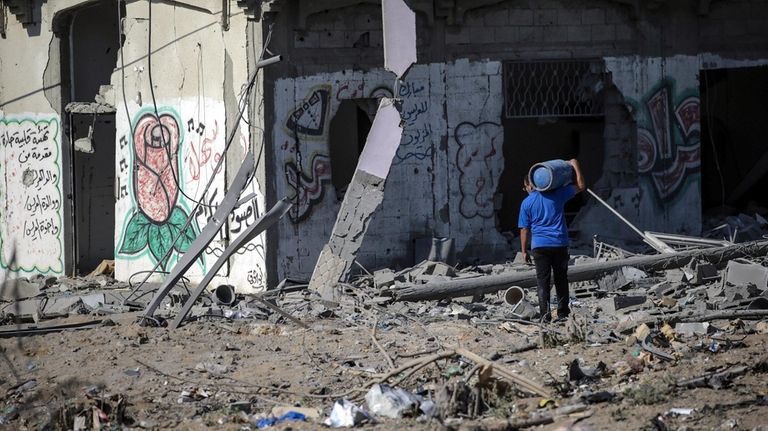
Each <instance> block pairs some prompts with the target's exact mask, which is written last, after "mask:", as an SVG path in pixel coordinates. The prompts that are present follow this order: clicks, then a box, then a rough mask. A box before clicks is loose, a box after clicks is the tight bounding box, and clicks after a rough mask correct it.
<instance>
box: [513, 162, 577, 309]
mask: <svg viewBox="0 0 768 431" xmlns="http://www.w3.org/2000/svg"><path fill="white" fill-rule="evenodd" d="M574 175H575V177H576V183H575V184H572V181H573V176H574ZM523 188H524V190H525V191H526V192H528V196H527V197H526V198H525V199H524V200H523V203H522V204H521V205H520V218H519V219H518V223H517V225H518V227H519V228H520V249H521V251H522V254H523V257H524V258H525V261H526V262H530V261H531V255H532V256H533V262H534V264H535V266H536V281H537V284H538V295H539V312H540V315H541V321H542V322H549V321H551V319H552V316H551V314H550V310H549V298H550V291H551V287H550V286H551V284H550V281H551V280H552V278H554V281H555V292H557V320H558V321H561V320H564V319H566V318H567V317H568V314H570V309H569V307H568V301H569V298H570V293H569V291H568V260H569V258H570V257H569V255H568V228H567V227H566V225H565V203H566V202H567V201H568V200H569V199H571V198H572V197H574V196H575V195H576V193H580V192H582V191H584V190H585V189H586V185H585V184H584V177H583V175H582V173H581V168H580V167H579V162H578V161H577V160H576V159H571V160H569V161H565V160H550V161H548V162H543V163H537V164H535V165H533V167H531V170H530V171H529V172H528V175H526V177H525V179H524V180H523ZM529 238H530V242H531V245H530V254H529V253H528V250H529V248H528V240H529Z"/></svg>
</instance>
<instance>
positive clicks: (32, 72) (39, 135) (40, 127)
mask: <svg viewBox="0 0 768 431" xmlns="http://www.w3.org/2000/svg"><path fill="white" fill-rule="evenodd" d="M41 19H42V24H41V30H40V34H39V35H37V36H35V37H29V33H28V32H27V30H26V29H25V28H23V27H22V26H21V24H19V23H18V21H16V20H15V19H14V18H13V16H10V17H9V18H8V22H7V24H8V27H7V28H6V35H5V37H4V38H0V253H2V254H1V255H0V277H2V278H6V277H11V278H13V277H16V276H30V275H34V274H38V273H42V274H53V275H57V274H62V273H63V272H64V205H65V204H66V201H65V200H64V199H63V196H62V154H61V145H62V127H61V118H60V116H59V113H58V112H57V110H56V107H54V106H52V104H51V102H50V101H49V100H48V99H47V98H46V96H45V90H46V88H45V85H44V80H43V75H44V73H45V70H46V67H47V65H48V60H49V59H48V53H49V44H50V43H51V40H52V37H53V35H52V33H51V30H50V28H51V19H52V13H51V10H50V8H44V9H43V11H42V16H41ZM58 85H59V83H58V81H57V82H54V83H53V85H49V87H48V90H49V91H51V92H56V91H57V88H58Z"/></svg>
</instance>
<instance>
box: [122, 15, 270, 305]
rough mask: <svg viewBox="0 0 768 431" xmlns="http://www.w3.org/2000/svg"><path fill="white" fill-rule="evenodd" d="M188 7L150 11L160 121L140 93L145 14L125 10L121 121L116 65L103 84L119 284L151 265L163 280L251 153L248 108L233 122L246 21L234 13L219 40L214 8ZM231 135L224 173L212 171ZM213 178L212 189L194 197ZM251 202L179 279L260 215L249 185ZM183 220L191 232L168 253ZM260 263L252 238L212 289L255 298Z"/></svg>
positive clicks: (243, 68)
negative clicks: (112, 111) (109, 100)
mask: <svg viewBox="0 0 768 431" xmlns="http://www.w3.org/2000/svg"><path fill="white" fill-rule="evenodd" d="M197 3H198V4H197V5H196V6H197V7H195V8H190V7H184V6H183V5H181V4H175V3H174V4H164V3H158V4H156V5H154V6H153V11H152V14H153V16H152V20H153V27H152V54H151V60H152V69H153V70H152V75H153V81H154V85H155V87H154V91H155V97H156V100H157V110H158V112H159V118H157V116H156V115H155V110H154V105H153V101H152V94H151V89H150V87H149V86H150V82H149V78H150V77H149V64H148V61H149V57H148V55H147V43H148V39H147V37H148V30H149V28H148V25H149V21H148V9H147V5H146V4H145V3H135V4H129V5H128V10H127V16H126V21H125V31H126V42H125V44H124V46H123V51H124V52H123V54H124V56H125V62H126V67H125V70H124V71H123V72H124V73H125V78H124V79H125V87H124V88H125V92H126V97H127V107H128V111H129V113H130V118H128V117H126V113H125V106H124V105H123V101H122V97H121V96H119V95H120V94H121V91H122V88H123V86H122V82H123V76H122V74H121V71H120V70H119V64H118V70H117V71H116V72H115V73H114V74H113V76H112V83H113V85H115V87H116V93H117V94H118V115H117V129H118V132H117V134H118V138H117V141H118V142H117V145H118V147H117V148H118V156H117V160H116V167H115V168H116V170H117V172H118V185H117V189H118V190H117V193H118V198H119V200H118V202H117V210H116V214H117V216H116V229H115V244H116V261H117V262H116V277H117V278H120V279H126V278H127V277H129V276H130V275H131V274H133V273H136V272H138V271H142V270H148V269H150V268H151V267H152V266H154V265H155V264H158V263H159V265H160V269H161V270H166V271H167V270H169V269H170V268H171V267H172V266H173V265H174V263H175V262H176V261H178V259H179V257H180V256H181V255H182V254H183V253H184V252H186V251H187V249H188V248H189V245H190V243H191V241H192V240H193V239H194V238H195V237H196V236H197V234H198V233H199V232H200V230H201V229H202V228H203V227H204V226H205V225H206V223H207V222H208V220H209V218H210V217H211V216H212V215H213V212H214V211H215V207H216V205H218V204H219V203H220V202H221V201H222V199H223V197H224V195H225V193H226V192H227V186H226V184H227V180H226V179H227V177H228V176H231V175H234V172H236V171H237V168H238V167H239V166H240V163H241V162H242V159H243V157H244V155H245V153H246V152H247V151H248V150H250V149H251V147H252V143H251V142H250V131H249V129H248V127H247V119H248V118H247V115H248V112H247V111H248V105H247V103H244V104H243V108H244V109H245V111H246V112H245V116H244V120H241V121H239V122H235V120H236V119H237V113H238V108H239V106H238V100H239V99H240V96H241V94H242V93H243V90H244V85H245V84H246V82H247V77H248V65H247V51H246V43H247V34H246V28H247V20H246V17H245V16H244V14H243V12H242V11H240V10H238V9H234V10H233V13H232V15H231V17H230V19H229V30H228V31H224V30H223V29H222V26H221V20H222V17H221V13H222V12H221V2H217V1H208V2H197ZM161 130H162V131H163V132H162V133H164V135H162V136H161V134H160V133H161V132H160V131H161ZM233 131H234V133H235V137H234V139H233V141H232V144H231V146H230V147H229V150H228V153H227V158H226V163H224V169H222V170H220V171H215V168H216V166H217V163H218V162H219V160H220V159H221V157H222V156H223V154H224V151H225V146H226V144H227V139H228V137H229V136H230V135H231V134H232V132H233ZM163 136H164V137H165V138H167V140H165V141H163V140H162V139H161V138H162V137H163ZM163 142H165V143H167V145H168V150H170V155H171V157H170V159H169V157H168V155H169V151H168V150H166V149H164V148H162V145H163ZM212 177H213V178H214V179H213V183H212V186H211V189H210V190H208V192H207V193H205V195H203V193H204V191H205V186H206V184H207V183H208V181H209V179H211V178H212ZM250 192H253V193H255V195H256V197H255V199H253V200H252V201H250V202H247V203H245V204H244V205H242V206H240V207H239V208H237V209H236V210H235V211H234V212H233V213H232V214H231V215H230V216H229V218H228V220H227V225H226V227H225V228H224V229H222V230H221V231H220V232H219V233H218V234H217V235H216V237H215V238H214V240H213V242H211V243H210V244H209V245H208V246H207V247H206V249H205V251H204V253H203V255H202V258H201V259H200V260H198V261H197V263H196V264H195V265H194V266H193V267H192V268H191V269H190V271H189V273H188V274H187V275H188V276H191V277H192V278H193V279H196V278H199V277H201V276H202V275H203V274H205V273H206V271H207V268H208V266H209V265H210V264H211V263H213V261H215V260H216V259H217V258H218V257H219V256H221V254H222V252H223V250H224V248H225V247H226V245H227V244H228V241H229V239H230V238H233V237H235V236H236V235H238V234H239V233H240V232H242V231H244V230H245V229H246V228H247V227H248V226H249V225H251V224H253V223H255V221H256V220H257V218H258V217H259V216H260V215H261V214H263V213H264V212H265V211H266V210H265V200H264V195H263V193H262V191H261V188H260V183H259V181H253V182H251V183H250V184H249V186H248V188H247V190H246V191H245V194H248V193H250ZM197 202H200V205H196V204H197ZM195 207H197V210H195ZM190 215H191V216H192V217H193V223H192V225H191V226H189V227H188V228H187V229H186V230H185V231H184V232H183V236H182V240H181V241H178V242H177V243H176V245H175V246H172V239H173V238H174V237H175V236H176V235H177V234H178V232H180V231H181V230H182V228H183V226H184V221H185V220H186V219H187V217H188V216H190ZM169 251H170V253H169ZM264 253H265V250H264V246H263V239H262V238H257V239H256V240H254V241H253V242H251V243H249V244H248V245H247V246H246V247H245V248H244V249H242V250H241V251H240V252H239V253H238V254H237V255H236V256H235V257H234V258H232V259H231V260H230V262H229V264H228V265H225V266H224V267H223V268H222V269H221V270H220V271H219V276H220V277H221V278H220V279H219V280H218V282H230V283H232V284H234V285H235V286H236V287H237V288H238V290H241V291H255V290H261V289H263V288H264V287H265V283H264V276H263V274H264V272H265V270H264ZM163 256H168V257H167V258H163ZM216 282H217V281H214V283H216Z"/></svg>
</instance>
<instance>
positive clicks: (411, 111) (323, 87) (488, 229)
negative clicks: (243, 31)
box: [273, 61, 507, 277]
mask: <svg viewBox="0 0 768 431" xmlns="http://www.w3.org/2000/svg"><path fill="white" fill-rule="evenodd" d="M392 78H393V76H392V75H391V74H390V73H388V72H386V71H383V70H380V69H379V70H371V71H368V72H355V71H349V70H348V71H342V72H338V73H335V74H318V75H314V76H311V77H304V78H300V79H282V80H278V81H277V82H276V83H275V89H276V90H275V100H274V103H275V107H276V109H277V115H276V119H277V121H276V123H275V124H274V125H273V130H274V138H273V139H274V142H275V147H276V148H275V149H276V152H275V155H276V159H277V165H278V168H279V169H280V171H281V172H280V174H279V175H276V177H277V178H278V181H277V183H276V188H277V194H278V196H289V197H291V198H292V199H293V201H294V208H293V209H292V210H291V212H290V214H289V215H290V217H289V218H288V219H286V220H283V221H282V222H281V225H280V230H279V231H280V238H279V241H278V243H279V245H278V254H279V256H281V257H282V259H281V260H280V264H279V269H278V274H279V276H280V277H282V276H286V275H292V276H307V275H308V274H309V273H311V271H312V269H313V267H314V264H315V261H316V259H317V255H318V253H319V252H320V249H321V248H322V246H323V244H324V242H325V241H327V239H328V237H329V235H330V231H331V229H332V228H333V223H334V221H335V220H336V213H337V212H338V209H339V205H340V202H341V196H336V192H335V190H334V188H333V187H332V185H331V183H330V180H331V169H330V163H331V161H330V158H329V156H328V154H329V142H328V127H329V123H330V120H331V118H333V116H334V115H335V113H336V111H337V109H338V106H339V103H340V101H341V100H345V99H359V98H369V97H376V96H380V95H391V94H392V92H393V90H392V89H391V86H392V82H393V80H392ZM500 89H501V65H500V64H499V63H498V62H477V63H470V62H468V61H459V62H456V63H454V64H436V65H417V66H414V67H413V68H412V69H411V71H410V72H409V74H408V77H407V79H406V80H405V82H404V83H403V84H402V86H401V87H400V88H399V89H398V90H397V93H398V96H400V97H401V98H402V99H403V110H402V111H403V119H404V121H405V129H404V133H403V139H402V140H401V143H400V147H399V148H398V150H397V153H396V155H395V159H394V161H393V164H392V168H391V170H390V174H389V176H388V177H387V182H386V187H385V192H384V202H383V204H382V207H381V209H380V210H379V211H378V212H377V213H376V215H375V216H374V218H373V220H372V221H371V225H370V226H369V228H368V232H367V234H366V237H365V240H364V242H363V246H362V248H361V250H360V252H359V253H358V261H359V262H360V263H361V264H362V265H369V266H372V267H377V266H382V265H387V264H391V263H393V262H398V263H400V264H403V265H407V264H410V263H412V262H411V261H412V258H413V255H412V250H413V241H414V240H415V239H417V238H424V237H432V236H433V235H436V236H446V237H454V238H457V250H459V251H460V252H464V253H465V254H466V255H467V256H483V255H485V256H491V255H493V254H495V252H496V251H499V250H504V249H506V248H507V246H506V243H505V240H504V238H503V237H502V236H501V235H500V234H499V233H498V231H497V230H496V229H495V220H494V207H493V205H494V204H493V198H494V193H495V191H496V188H497V186H498V184H497V183H496V181H497V179H498V177H499V175H500V173H501V170H502V169H503V167H504V159H503V155H502V152H501V147H500V145H501V142H502V140H503V139H502V136H503V130H502V128H501V125H500V123H499V118H500V115H501V106H502V97H501V91H500ZM446 112H447V113H448V116H447V118H446V116H445V113H446ZM470 258H471V257H470Z"/></svg>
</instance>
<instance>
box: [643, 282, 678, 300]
mask: <svg viewBox="0 0 768 431" xmlns="http://www.w3.org/2000/svg"><path fill="white" fill-rule="evenodd" d="M675 288H676V285H674V284H672V283H671V282H669V281H662V282H661V283H658V284H655V285H653V286H651V288H650V289H649V290H648V291H649V292H650V293H653V294H654V295H656V297H658V298H661V297H663V296H666V295H670V294H671V293H673V292H674V291H675Z"/></svg>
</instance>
